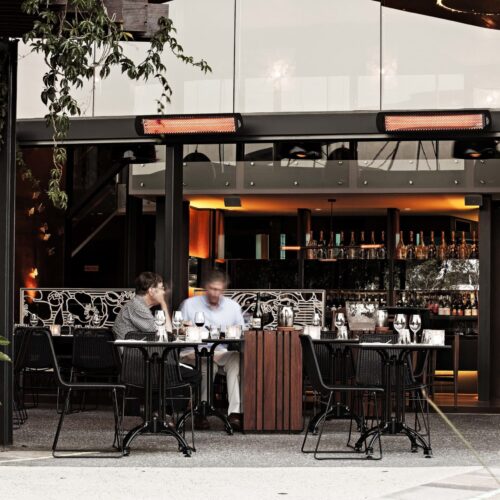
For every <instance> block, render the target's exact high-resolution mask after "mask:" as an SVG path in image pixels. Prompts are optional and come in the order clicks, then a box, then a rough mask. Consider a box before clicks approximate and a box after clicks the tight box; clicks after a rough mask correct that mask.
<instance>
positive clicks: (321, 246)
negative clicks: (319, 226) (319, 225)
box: [316, 231, 326, 259]
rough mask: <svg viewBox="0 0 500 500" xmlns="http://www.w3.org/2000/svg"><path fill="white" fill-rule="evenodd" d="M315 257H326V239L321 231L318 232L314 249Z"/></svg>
mask: <svg viewBox="0 0 500 500" xmlns="http://www.w3.org/2000/svg"><path fill="white" fill-rule="evenodd" d="M316 258H317V259H326V241H325V238H324V235H323V231H320V232H319V240H318V249H317V250H316Z"/></svg>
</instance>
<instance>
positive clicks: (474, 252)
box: [469, 231, 479, 259]
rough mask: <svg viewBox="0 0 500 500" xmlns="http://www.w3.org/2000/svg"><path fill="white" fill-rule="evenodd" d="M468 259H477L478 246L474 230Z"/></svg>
mask: <svg viewBox="0 0 500 500" xmlns="http://www.w3.org/2000/svg"><path fill="white" fill-rule="evenodd" d="M469 259H479V247H478V245H477V241H476V231H472V243H471V246H470V252H469Z"/></svg>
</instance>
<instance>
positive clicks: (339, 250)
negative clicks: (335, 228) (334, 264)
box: [337, 231, 346, 260]
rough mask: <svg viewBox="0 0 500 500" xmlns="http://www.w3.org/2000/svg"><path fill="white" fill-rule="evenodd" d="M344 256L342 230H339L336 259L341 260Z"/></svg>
mask: <svg viewBox="0 0 500 500" xmlns="http://www.w3.org/2000/svg"><path fill="white" fill-rule="evenodd" d="M345 258H346V248H345V242H344V231H340V241H339V246H338V248H337V259H339V260H342V259H345Z"/></svg>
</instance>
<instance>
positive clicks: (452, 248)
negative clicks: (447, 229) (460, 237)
mask: <svg viewBox="0 0 500 500" xmlns="http://www.w3.org/2000/svg"><path fill="white" fill-rule="evenodd" d="M447 258H448V259H458V247H457V242H456V239H455V231H452V232H451V241H450V244H449V245H448V252H447Z"/></svg>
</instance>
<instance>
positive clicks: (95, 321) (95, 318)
mask: <svg viewBox="0 0 500 500" xmlns="http://www.w3.org/2000/svg"><path fill="white" fill-rule="evenodd" d="M100 322H101V318H100V317H99V314H98V313H95V314H94V316H92V326H93V327H94V328H97V327H98V326H99V323H100Z"/></svg>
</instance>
